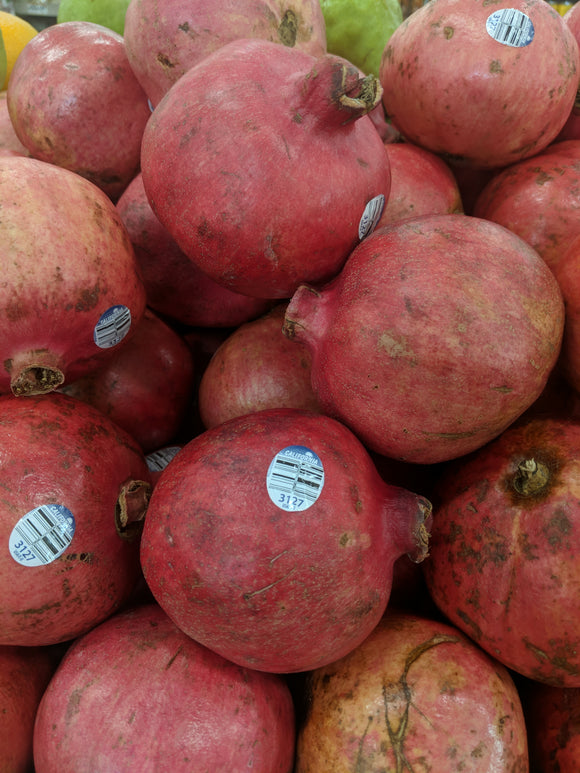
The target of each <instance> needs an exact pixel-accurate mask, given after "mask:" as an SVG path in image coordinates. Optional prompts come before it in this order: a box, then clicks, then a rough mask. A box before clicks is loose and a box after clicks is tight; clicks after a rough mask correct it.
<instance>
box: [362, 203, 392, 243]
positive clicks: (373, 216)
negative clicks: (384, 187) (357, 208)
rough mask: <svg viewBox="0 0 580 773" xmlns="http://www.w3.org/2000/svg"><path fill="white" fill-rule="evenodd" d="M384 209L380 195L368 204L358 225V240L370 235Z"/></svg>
mask: <svg viewBox="0 0 580 773" xmlns="http://www.w3.org/2000/svg"><path fill="white" fill-rule="evenodd" d="M384 208H385V197H384V196H383V194H382V193H379V195H378V196H375V197H374V198H373V199H371V200H370V201H369V202H367V205H366V207H365V209H364V212H363V213H362V217H361V219H360V221H359V224H358V238H359V239H361V240H362V239H364V238H365V236H368V235H369V234H372V232H373V231H374V230H375V228H376V227H377V223H378V222H379V220H380V219H381V215H382V214H383V209H384Z"/></svg>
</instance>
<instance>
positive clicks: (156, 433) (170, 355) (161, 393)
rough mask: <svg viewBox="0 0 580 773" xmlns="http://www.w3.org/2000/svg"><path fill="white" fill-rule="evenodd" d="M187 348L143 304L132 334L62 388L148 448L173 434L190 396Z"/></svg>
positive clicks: (191, 368) (191, 366)
mask: <svg viewBox="0 0 580 773" xmlns="http://www.w3.org/2000/svg"><path fill="white" fill-rule="evenodd" d="M193 384H194V364H193V356H192V353H191V349H190V348H189V346H188V345H187V343H186V342H185V340H184V339H183V338H182V337H181V335H179V333H177V332H176V331H175V330H174V329H173V328H172V327H170V326H169V325H168V324H167V323H166V322H164V321H163V320H162V319H161V318H160V317H158V316H157V315H156V314H154V313H153V312H152V311H151V310H150V309H146V310H145V313H144V315H143V317H142V318H141V320H140V321H139V323H138V325H137V326H136V328H135V333H134V335H133V337H132V338H131V340H130V341H129V342H128V343H127V344H126V346H124V347H122V348H121V349H120V350H119V351H118V352H117V353H116V354H114V355H112V356H111V357H110V358H109V359H108V360H107V362H105V363H103V364H102V365H101V367H99V368H98V369H97V370H95V371H93V372H92V373H89V374H88V375H86V376H84V377H83V378H80V379H78V381H74V382H73V383H72V384H69V385H68V386H66V385H65V386H64V387H62V388H61V391H62V392H64V393H66V394H68V395H71V396H72V397H76V398H77V399H79V400H83V401H84V402H86V403H89V404H90V405H92V406H94V407H95V408H98V409H99V410H100V411H101V412H102V413H104V414H105V415H106V416H108V417H109V418H110V419H111V420H112V421H114V422H115V424H117V425H118V426H119V427H122V428H123V429H124V430H125V431H126V432H128V433H129V434H130V435H131V436H132V437H133V438H134V439H135V440H136V441H137V442H138V443H139V445H140V446H141V448H142V449H143V451H144V452H145V453H146V454H147V453H149V452H150V451H155V450H156V449H158V448H160V447H161V446H163V445H166V444H167V443H169V442H171V441H172V440H174V439H175V438H176V437H177V435H178V434H179V432H180V429H181V424H182V421H183V419H184V417H185V415H186V412H187V411H188V410H189V407H190V405H191V402H192V399H193Z"/></svg>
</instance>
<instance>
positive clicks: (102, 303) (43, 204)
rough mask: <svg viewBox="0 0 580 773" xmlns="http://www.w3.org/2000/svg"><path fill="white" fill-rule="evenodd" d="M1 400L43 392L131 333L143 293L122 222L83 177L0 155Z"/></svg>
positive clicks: (91, 365) (97, 360)
mask: <svg viewBox="0 0 580 773" xmlns="http://www.w3.org/2000/svg"><path fill="white" fill-rule="evenodd" d="M0 200H1V201H2V217H1V219H0V237H1V239H0V242H1V245H2V246H1V248H0V256H1V258H2V266H3V270H2V283H1V287H0V320H1V322H2V324H1V325H0V329H1V335H0V359H1V361H2V363H3V366H4V367H3V368H2V369H1V370H0V392H10V391H12V392H13V393H14V394H16V395H29V394H36V393H42V392H48V391H51V390H53V389H56V388H57V387H59V386H60V385H61V384H62V383H63V382H64V381H65V380H66V381H74V380H75V379H77V378H80V377H81V376H83V375H84V374H86V373H89V372H90V371H92V370H94V369H96V368H97V367H99V365H100V364H101V363H102V362H103V361H105V360H106V359H107V358H108V357H109V356H110V355H111V353H112V352H113V351H115V350H116V348H117V347H119V346H122V345H123V344H124V343H126V342H127V341H128V340H130V336H131V335H132V334H133V332H134V326H135V324H136V323H137V322H138V321H139V320H140V318H141V316H142V315H143V312H144V310H145V288H144V287H143V282H142V280H141V277H140V275H139V273H138V269H137V264H136V261H135V254H134V252H133V248H132V246H131V242H130V241H129V237H128V235H127V232H126V230H125V228H124V226H123V223H122V221H121V219H120V217H119V215H118V214H117V211H116V210H115V207H114V205H113V203H112V202H111V200H110V199H109V198H108V197H107V196H106V194H105V193H103V191H101V190H100V189H99V188H97V187H96V186H95V185H94V184H93V183H91V182H89V181H88V180H85V179H84V178H83V177H81V176H80V175H78V174H76V173H74V172H71V171H69V170H68V169H62V168H61V167H58V166H56V165H54V164H49V163H47V162H45V161H38V160H37V159H33V158H26V157H24V156H2V157H0Z"/></svg>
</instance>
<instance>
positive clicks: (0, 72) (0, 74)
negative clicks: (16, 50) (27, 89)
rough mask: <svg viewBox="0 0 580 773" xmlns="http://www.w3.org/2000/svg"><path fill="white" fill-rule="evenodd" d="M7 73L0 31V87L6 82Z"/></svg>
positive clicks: (4, 50)
mask: <svg viewBox="0 0 580 773" xmlns="http://www.w3.org/2000/svg"><path fill="white" fill-rule="evenodd" d="M7 72H8V61H7V59H6V46H5V45H4V36H3V35H2V30H0V85H1V84H3V83H4V81H5V80H6V73H7Z"/></svg>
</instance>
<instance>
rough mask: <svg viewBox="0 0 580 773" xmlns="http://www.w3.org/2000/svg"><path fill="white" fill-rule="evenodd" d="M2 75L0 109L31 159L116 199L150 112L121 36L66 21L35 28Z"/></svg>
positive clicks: (134, 164)
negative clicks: (4, 105)
mask: <svg viewBox="0 0 580 773" xmlns="http://www.w3.org/2000/svg"><path fill="white" fill-rule="evenodd" d="M29 42H30V45H26V46H25V48H26V50H25V51H24V50H23V51H22V52H21V55H19V56H18V60H17V62H16V63H15V65H14V69H13V70H12V73H11V75H10V82H9V88H8V110H9V113H10V118H11V119H12V124H13V126H14V130H15V132H16V135H17V137H18V139H19V140H20V141H21V142H22V144H23V145H24V146H25V147H26V148H27V149H28V151H29V152H30V154H31V155H32V156H34V158H38V159H40V160H41V161H48V162H50V163H51V164H56V165H58V166H62V167H64V168H66V169H70V170H71V171H73V172H76V173H77V174H80V175H82V176H83V177H86V178H87V179H89V180H91V182H93V183H94V184H95V185H97V186H98V187H99V188H101V189H102V190H103V191H104V192H105V193H106V194H107V195H108V196H110V197H111V198H113V199H116V198H117V197H118V196H119V195H120V194H121V193H122V191H123V190H124V188H125V187H126V186H127V185H128V184H129V182H130V181H131V180H132V179H133V177H134V176H135V174H137V172H138V170H139V158H140V149H141V137H142V135H143V130H144V128H145V124H146V123H147V121H148V120H149V116H150V115H151V110H150V107H149V103H148V102H147V95H146V94H145V92H144V91H143V89H142V88H141V86H140V84H139V82H138V81H137V79H136V77H135V75H134V73H133V70H132V69H131V66H130V65H129V61H128V59H127V54H126V52H125V44H124V42H123V37H122V36H121V35H119V34H117V33H116V32H113V30H110V29H108V28H107V27H103V26H101V25H100V24H93V23H92V22H87V21H70V22H62V23H60V24H52V25H50V26H49V27H47V28H46V29H43V30H41V31H40V32H39V33H38V34H37V35H35V37H34V38H33V39H32V40H31V41H29Z"/></svg>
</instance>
